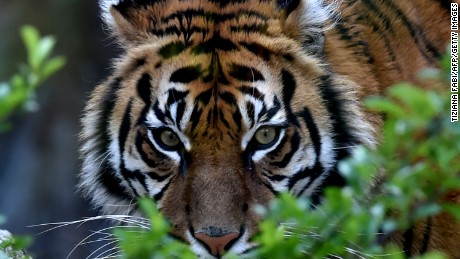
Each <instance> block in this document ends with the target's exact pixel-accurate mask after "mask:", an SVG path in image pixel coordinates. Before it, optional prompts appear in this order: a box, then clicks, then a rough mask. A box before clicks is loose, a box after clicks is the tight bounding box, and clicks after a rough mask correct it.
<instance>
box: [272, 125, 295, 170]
mask: <svg viewBox="0 0 460 259" xmlns="http://www.w3.org/2000/svg"><path fill="white" fill-rule="evenodd" d="M286 138H287V137H286ZM290 140H291V141H290V144H291V148H290V150H289V152H288V153H286V154H285V155H284V157H283V159H282V160H281V161H277V162H273V163H270V165H273V166H276V167H279V168H285V167H286V166H287V165H288V164H289V162H291V159H292V157H293V156H294V154H295V153H297V151H298V150H299V146H300V135H299V132H298V131H297V130H296V131H295V132H294V134H293V135H292V137H291V139H290ZM283 146H284V143H280V144H279V145H278V146H277V147H276V149H274V150H273V151H272V152H270V153H269V154H273V155H275V154H277V153H278V152H279V151H280V149H281V148H283Z"/></svg>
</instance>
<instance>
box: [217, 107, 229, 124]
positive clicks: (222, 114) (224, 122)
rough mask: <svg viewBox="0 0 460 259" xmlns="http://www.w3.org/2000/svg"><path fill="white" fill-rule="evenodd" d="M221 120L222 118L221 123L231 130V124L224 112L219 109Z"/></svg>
mask: <svg viewBox="0 0 460 259" xmlns="http://www.w3.org/2000/svg"><path fill="white" fill-rule="evenodd" d="M219 118H220V121H221V122H222V123H223V124H224V125H225V127H227V128H230V123H229V122H228V121H227V119H226V118H225V114H224V111H223V110H221V109H219Z"/></svg>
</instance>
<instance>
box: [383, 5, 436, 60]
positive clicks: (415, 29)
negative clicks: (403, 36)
mask: <svg viewBox="0 0 460 259" xmlns="http://www.w3.org/2000/svg"><path fill="white" fill-rule="evenodd" d="M382 2H383V4H386V5H388V6H389V7H390V8H391V9H393V11H395V12H396V14H397V16H398V18H399V19H401V20H402V22H403V23H404V25H405V26H406V27H407V28H408V29H409V32H410V34H411V35H412V38H414V40H415V42H416V43H417V45H420V44H423V45H424V46H422V47H425V49H426V50H427V51H428V52H429V53H430V54H431V55H432V56H433V57H434V58H435V59H436V60H434V61H437V60H438V59H439V58H440V57H441V54H440V53H439V51H438V49H437V48H436V47H434V46H433V44H432V43H431V42H430V41H429V40H428V39H426V38H425V33H424V32H423V29H422V28H420V27H419V26H418V25H417V24H416V23H413V22H411V21H409V19H408V18H407V16H406V15H405V14H404V13H403V12H402V10H401V9H400V8H398V7H397V6H396V5H395V4H394V3H393V1H391V0H387V1H382ZM420 41H421V42H420ZM422 53H424V52H422ZM427 59H429V60H433V59H432V58H431V57H427Z"/></svg>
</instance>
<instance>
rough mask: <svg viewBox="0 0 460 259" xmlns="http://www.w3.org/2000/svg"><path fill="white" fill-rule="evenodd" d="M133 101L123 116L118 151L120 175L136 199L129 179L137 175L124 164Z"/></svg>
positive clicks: (135, 192) (136, 194)
mask: <svg viewBox="0 0 460 259" xmlns="http://www.w3.org/2000/svg"><path fill="white" fill-rule="evenodd" d="M132 103H133V100H129V103H128V106H127V107H126V109H125V113H124V115H123V119H122V121H121V124H120V128H119V131H118V149H119V152H120V173H121V175H122V177H123V178H124V180H125V181H126V182H127V183H128V185H129V187H130V188H131V190H132V191H133V193H134V195H135V196H136V197H139V194H138V193H137V191H136V189H134V187H133V186H132V184H131V182H130V181H129V180H128V179H132V178H133V176H134V175H135V174H134V173H133V172H130V171H129V170H127V169H126V167H125V162H124V151H125V144H126V140H127V139H128V135H129V131H130V129H131V109H132Z"/></svg>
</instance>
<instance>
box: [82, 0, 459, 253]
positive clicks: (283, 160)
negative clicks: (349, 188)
mask: <svg viewBox="0 0 460 259" xmlns="http://www.w3.org/2000/svg"><path fill="white" fill-rule="evenodd" d="M451 3H457V2H456V1H455V2H454V1H449V0H444V1H442V0H406V1H396V0H340V1H333V0H227V1H221V0H100V8H101V16H102V19H103V21H104V24H105V25H106V29H107V31H109V33H110V37H112V38H113V39H115V41H116V42H117V44H118V46H119V48H120V49H121V54H120V57H119V58H117V59H115V60H114V62H113V64H112V67H113V72H112V74H111V75H110V76H109V77H108V79H106V81H105V82H103V83H101V84H99V85H98V86H97V87H96V88H95V89H94V90H93V92H92V94H91V97H90V99H89V101H88V102H87V105H86V108H85V109H84V114H83V117H82V125H83V126H82V131H81V142H82V145H81V156H82V160H83V162H82V170H81V173H80V176H79V178H80V183H79V188H80V189H81V190H82V192H83V193H84V194H85V195H86V196H87V197H89V199H90V200H91V202H92V203H93V204H94V205H95V206H97V207H99V208H100V209H101V211H102V212H103V213H107V214H129V215H140V212H139V208H138V207H137V206H135V203H136V199H137V198H139V197H143V196H147V197H151V198H152V199H153V200H154V201H155V202H156V204H157V206H158V208H159V210H160V211H161V213H162V214H163V215H164V216H165V217H166V218H167V219H168V221H169V222H170V224H171V226H172V227H171V231H170V234H171V236H173V237H176V238H178V239H180V240H182V241H183V242H185V243H187V244H189V246H190V248H191V249H192V251H193V252H194V253H195V254H196V255H197V256H199V257H201V258H221V257H223V256H225V254H226V253H233V254H236V255H240V256H244V255H245V254H247V253H248V251H251V249H253V248H254V246H255V245H256V244H254V242H252V241H251V238H252V237H253V236H254V235H255V234H256V233H257V232H258V228H257V226H258V223H259V222H260V220H261V216H260V215H259V214H257V213H256V212H255V211H254V210H252V209H251V208H252V206H253V205H254V204H260V205H263V206H267V204H269V202H270V201H271V200H273V199H275V198H276V197H277V195H278V194H279V193H281V192H290V193H292V194H293V195H295V196H296V197H307V198H308V199H310V200H311V201H312V203H313V204H318V203H320V202H321V200H322V198H323V190H324V189H325V188H326V187H328V186H339V187H341V186H344V185H346V182H345V180H344V178H343V177H342V176H341V175H340V173H339V172H338V162H339V161H341V160H342V159H344V158H345V157H347V156H349V155H350V153H351V152H352V151H353V149H354V147H356V146H359V145H365V146H368V147H371V148H372V147H376V146H377V145H378V143H379V132H380V128H381V126H382V122H383V117H382V115H381V114H377V113H373V112H370V111H368V110H366V109H365V108H364V107H363V100H364V99H365V98H367V97H369V96H375V95H382V94H384V92H385V90H386V89H387V88H388V87H389V86H390V85H392V84H394V83H397V82H400V81H406V82H416V83H421V84H423V82H420V79H419V77H418V72H419V71H420V70H421V69H422V68H425V67H427V66H437V65H438V60H439V58H440V56H441V53H443V52H444V51H445V49H446V46H447V44H448V43H449V37H450V16H449V15H450V6H451ZM447 200H448V201H450V202H456V203H460V193H458V192H452V193H451V195H450V196H448V198H447ZM126 208H129V209H128V211H127V209H126ZM428 230H429V231H428ZM427 232H429V236H428V237H427ZM411 234H412V235H411V236H412V237H411V238H410V241H407V240H406V239H407V237H405V236H404V234H403V233H400V234H395V235H394V236H392V237H391V238H390V241H389V242H393V243H395V244H398V245H399V246H400V247H402V248H405V253H406V255H408V256H410V255H416V254H419V253H423V252H424V251H431V250H440V251H443V252H444V253H446V254H447V255H449V256H451V257H452V258H460V245H459V244H460V225H459V224H458V223H457V222H456V221H455V220H454V219H453V218H452V217H450V216H449V215H447V214H440V215H438V216H435V217H433V218H432V219H431V220H430V222H427V221H422V222H420V223H419V224H418V225H416V226H415V227H414V228H413V231H412V233H411ZM408 242H409V243H408ZM408 244H409V245H408Z"/></svg>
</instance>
